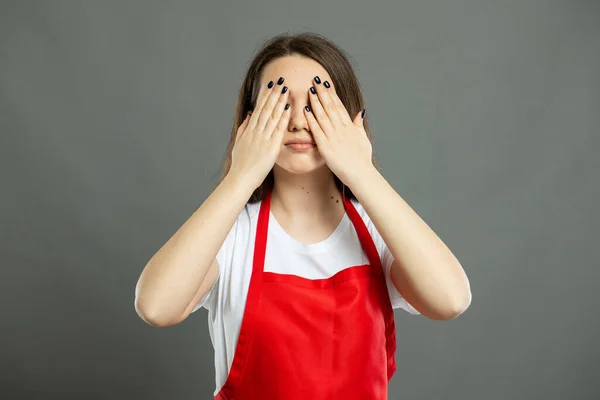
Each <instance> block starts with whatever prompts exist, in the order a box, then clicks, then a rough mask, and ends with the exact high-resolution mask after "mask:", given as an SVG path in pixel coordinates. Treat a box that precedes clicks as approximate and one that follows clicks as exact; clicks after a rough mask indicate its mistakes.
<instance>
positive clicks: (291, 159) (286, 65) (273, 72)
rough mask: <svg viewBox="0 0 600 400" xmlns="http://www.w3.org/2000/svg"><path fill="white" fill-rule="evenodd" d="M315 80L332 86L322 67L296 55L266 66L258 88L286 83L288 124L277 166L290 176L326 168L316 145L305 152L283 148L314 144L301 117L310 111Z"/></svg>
mask: <svg viewBox="0 0 600 400" xmlns="http://www.w3.org/2000/svg"><path fill="white" fill-rule="evenodd" d="M315 76H318V77H319V78H321V82H325V81H326V80H328V81H329V82H332V79H331V77H330V76H329V75H328V74H327V72H326V71H325V69H324V68H323V67H322V66H321V64H319V63H318V62H316V61H315V60H313V59H310V58H306V57H302V56H298V55H292V56H285V57H281V58H278V59H276V60H273V61H271V62H270V63H269V64H267V65H266V66H265V69H264V72H263V77H262V81H261V85H265V86H266V85H267V83H269V81H273V82H277V80H278V79H279V77H283V78H285V81H284V82H283V85H282V86H287V87H288V90H289V97H288V103H289V104H290V112H291V114H290V121H289V124H288V127H287V131H286V132H284V135H283V141H282V143H281V151H280V152H279V156H278V158H277V161H276V165H277V166H279V167H281V168H283V169H284V170H286V171H288V172H290V173H293V174H306V173H309V172H313V171H315V170H317V169H319V168H322V167H324V166H325V160H324V159H323V158H322V157H321V155H320V154H319V152H318V150H317V146H316V144H315V145H314V146H312V148H309V149H308V150H306V149H298V148H296V149H294V147H293V146H290V145H286V143H287V142H289V141H290V140H293V139H305V140H310V141H313V143H314V139H313V136H312V132H311V131H310V127H309V126H308V122H307V120H306V117H305V116H304V113H305V111H304V106H309V107H310V101H309V97H308V96H309V89H310V87H311V86H313V85H315V84H316V83H315V82H314V77H315Z"/></svg>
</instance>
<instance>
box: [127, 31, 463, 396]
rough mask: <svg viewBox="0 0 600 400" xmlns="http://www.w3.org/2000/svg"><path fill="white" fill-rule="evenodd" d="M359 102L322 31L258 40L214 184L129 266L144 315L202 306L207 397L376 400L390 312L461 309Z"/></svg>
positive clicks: (439, 246)
mask: <svg viewBox="0 0 600 400" xmlns="http://www.w3.org/2000/svg"><path fill="white" fill-rule="evenodd" d="M363 104H364V101H363V96H362V93H361V91H360V86H359V83H358V81H357V78H356V75H355V73H354V71H353V68H352V66H351V64H350V62H349V60H348V57H347V56H346V54H345V53H344V52H343V51H342V50H341V49H339V48H338V47H336V46H335V45H334V44H333V43H331V42H330V41H329V40H327V39H325V38H323V37H322V36H319V35H316V34H310V33H304V34H299V35H287V34H286V35H280V36H277V37H275V38H273V39H271V40H269V41H268V42H267V43H266V44H265V45H264V47H263V48H262V49H261V50H260V51H259V52H258V54H257V55H256V57H255V59H254V60H253V61H252V63H251V65H250V67H249V70H248V72H247V75H246V78H245V80H244V83H243V85H242V88H241V91H240V94H239V100H238V104H237V110H236V118H235V122H234V127H233V130H232V135H231V140H230V145H229V153H228V154H229V156H228V158H227V161H226V163H225V168H224V172H223V177H222V180H221V183H220V184H219V185H218V187H217V188H216V189H215V190H214V191H213V192H212V194H211V195H210V196H209V197H208V198H207V199H206V201H205V202H204V203H203V204H202V206H201V207H200V208H199V209H198V210H196V211H195V213H194V214H193V215H192V216H191V217H190V218H189V220H188V221H186V222H185V224H183V226H181V228H179V230H178V231H177V232H176V233H175V234H174V235H173V237H172V238H171V239H169V241H168V242H167V243H166V244H165V245H164V246H163V247H162V248H161V249H160V250H159V251H158V252H157V253H156V254H155V255H154V256H153V257H152V259H151V260H150V261H149V262H148V264H147V265H146V267H145V268H144V271H143V272H142V274H141V276H140V279H139V282H138V285H137V287H136V302H135V305H136V310H137V312H138V314H139V315H140V317H141V318H142V319H143V320H145V321H146V322H147V323H149V324H151V325H153V326H161V327H162V326H170V325H174V324H177V323H180V322H181V321H183V320H184V319H186V318H187V317H188V315H190V313H191V312H193V311H195V310H197V309H198V308H200V307H202V306H204V307H205V308H207V309H208V315H209V328H210V335H211V339H212V343H213V346H214V349H215V370H216V390H215V398H216V399H244V400H246V399H269V400H277V399H285V400H295V399H303V400H306V399H311V400H313V399H345V400H351V399H360V400H369V399H385V398H387V386H388V381H389V379H391V377H392V375H393V373H394V371H395V369H396V364H395V350H396V336H395V335H396V330H395V325H394V315H393V310H392V308H402V309H404V310H406V311H408V312H410V313H413V314H418V313H420V314H422V315H424V316H426V317H428V318H431V319H436V320H448V319H451V318H454V317H456V316H457V315H459V314H461V313H462V312H463V311H464V310H465V309H466V308H467V307H468V306H469V304H470V300H471V293H470V288H469V282H468V279H467V277H466V275H465V272H464V271H463V269H462V267H461V265H460V263H459V262H458V261H457V260H456V258H455V257H454V255H453V254H452V253H451V251H450V250H449V249H448V248H447V247H446V246H445V245H444V243H443V242H442V241H441V240H440V239H439V238H438V237H437V236H436V234H435V233H434V232H433V231H432V230H431V229H430V228H429V227H428V226H427V224H426V223H425V222H423V221H422V220H421V218H419V216H418V215H417V214H416V213H415V212H414V211H413V210H412V209H411V208H410V207H409V205H408V204H406V202H404V200H403V199H402V197H400V195H398V193H396V191H395V190H394V189H393V188H392V187H391V186H390V185H389V184H388V183H387V182H386V180H385V179H384V178H383V176H381V174H380V173H379V172H378V170H377V168H376V165H375V162H374V159H373V156H372V146H371V143H370V134H369V129H368V125H367V120H366V119H365V118H366V114H365V109H364V105H363ZM395 134H397V133H395Z"/></svg>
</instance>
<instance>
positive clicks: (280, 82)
mask: <svg viewBox="0 0 600 400" xmlns="http://www.w3.org/2000/svg"><path fill="white" fill-rule="evenodd" d="M283 81H285V79H283V76H282V77H281V78H279V80H278V81H277V84H278V85H281V84H282V83H283Z"/></svg>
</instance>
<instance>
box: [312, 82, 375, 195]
mask: <svg viewBox="0 0 600 400" xmlns="http://www.w3.org/2000/svg"><path fill="white" fill-rule="evenodd" d="M327 85H329V86H330V87H329V88H327ZM313 87H314V88H315V93H312V90H311V91H309V98H310V104H311V111H308V110H307V108H306V107H305V108H304V115H305V116H306V120H307V121H308V124H309V127H310V130H311V132H312V134H313V138H314V140H315V143H316V144H317V149H318V150H319V153H320V154H321V156H322V157H323V158H324V159H325V162H326V163H327V165H328V166H329V168H330V169H331V171H332V172H333V173H334V174H335V175H336V176H337V177H338V178H340V180H341V181H342V182H344V183H345V184H346V185H348V186H350V182H351V181H352V180H353V179H354V178H355V177H356V176H357V175H360V174H361V173H362V172H363V171H365V170H366V169H369V168H372V167H373V162H372V161H371V156H372V154H373V147H372V146H371V142H370V141H369V138H368V137H367V133H366V131H365V129H364V126H363V121H364V119H363V116H362V115H361V114H362V112H363V110H361V111H359V113H358V114H357V115H356V116H355V117H354V121H352V119H351V118H350V115H349V114H348V111H347V110H346V108H345V107H344V104H342V101H341V100H340V98H339V97H338V96H337V94H336V92H335V88H334V87H333V85H331V84H330V83H329V82H328V81H325V82H323V84H315V85H314V86H313Z"/></svg>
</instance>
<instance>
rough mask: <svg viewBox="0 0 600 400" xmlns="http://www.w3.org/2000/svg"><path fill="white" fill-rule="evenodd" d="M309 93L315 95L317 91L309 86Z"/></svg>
mask: <svg viewBox="0 0 600 400" xmlns="http://www.w3.org/2000/svg"><path fill="white" fill-rule="evenodd" d="M310 92H311V93H312V94H317V91H316V90H315V87H314V86H311V87H310Z"/></svg>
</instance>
